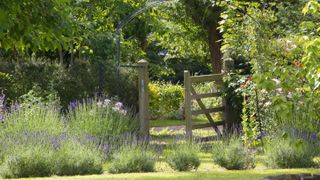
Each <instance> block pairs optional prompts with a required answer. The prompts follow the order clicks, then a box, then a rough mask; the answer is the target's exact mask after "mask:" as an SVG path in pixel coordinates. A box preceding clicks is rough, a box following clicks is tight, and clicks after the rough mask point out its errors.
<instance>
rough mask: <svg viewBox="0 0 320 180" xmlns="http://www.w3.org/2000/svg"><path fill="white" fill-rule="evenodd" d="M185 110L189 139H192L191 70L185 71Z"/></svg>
mask: <svg viewBox="0 0 320 180" xmlns="http://www.w3.org/2000/svg"><path fill="white" fill-rule="evenodd" d="M184 94H185V97H184V112H185V121H186V136H187V139H190V140H191V139H192V115H191V82H190V72H189V71H184Z"/></svg>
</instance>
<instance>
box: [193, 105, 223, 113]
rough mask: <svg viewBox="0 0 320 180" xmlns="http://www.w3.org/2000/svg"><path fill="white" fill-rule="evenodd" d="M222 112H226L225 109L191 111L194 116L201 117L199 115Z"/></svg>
mask: <svg viewBox="0 0 320 180" xmlns="http://www.w3.org/2000/svg"><path fill="white" fill-rule="evenodd" d="M220 111H224V107H216V108H210V109H200V110H196V111H191V114H192V115H199V114H208V113H214V112H220Z"/></svg>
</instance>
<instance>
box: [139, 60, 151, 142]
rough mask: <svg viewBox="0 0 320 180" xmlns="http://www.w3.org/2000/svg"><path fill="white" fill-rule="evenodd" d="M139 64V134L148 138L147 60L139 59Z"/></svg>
mask: <svg viewBox="0 0 320 180" xmlns="http://www.w3.org/2000/svg"><path fill="white" fill-rule="evenodd" d="M138 66H139V68H138V69H139V121H140V134H141V135H142V136H143V137H144V138H146V139H149V135H150V134H149V89H148V84H149V73H148V62H147V61H146V60H143V59H142V60H140V61H139V62H138Z"/></svg>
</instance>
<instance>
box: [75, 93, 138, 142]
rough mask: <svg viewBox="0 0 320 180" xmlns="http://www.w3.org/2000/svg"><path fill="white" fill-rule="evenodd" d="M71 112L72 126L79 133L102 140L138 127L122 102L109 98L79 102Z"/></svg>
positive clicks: (132, 130)
mask: <svg viewBox="0 0 320 180" xmlns="http://www.w3.org/2000/svg"><path fill="white" fill-rule="evenodd" d="M74 108H75V109H73V110H72V109H71V112H70V122H69V123H70V127H71V128H72V130H74V132H76V133H77V134H78V135H81V134H89V135H92V136H96V137H99V138H100V139H101V140H109V139H111V138H114V137H117V136H119V135H121V134H124V133H128V132H134V131H135V130H136V129H137V126H136V124H137V123H136V121H135V119H134V116H133V115H131V114H130V112H127V110H125V109H124V107H123V105H122V103H120V102H117V103H114V102H112V101H110V100H108V99H106V100H105V101H104V102H101V101H98V102H95V101H91V102H90V101H89V102H87V103H86V102H83V103H79V104H78V105H77V107H74Z"/></svg>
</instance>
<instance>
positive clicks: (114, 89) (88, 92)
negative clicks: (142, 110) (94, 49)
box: [0, 60, 138, 110]
mask: <svg viewBox="0 0 320 180" xmlns="http://www.w3.org/2000/svg"><path fill="white" fill-rule="evenodd" d="M1 64H3V65H6V66H8V68H6V69H5V70H3V72H2V71H0V72H1V74H0V85H3V86H0V90H3V91H4V93H5V94H6V97H7V103H8V104H10V103H11V102H14V101H16V100H18V99H21V96H23V95H24V94H27V93H28V92H29V91H31V90H33V92H34V93H35V94H34V95H35V96H36V97H41V98H42V100H43V101H49V100H52V97H53V96H55V98H57V99H59V101H60V103H61V106H62V108H63V110H66V109H67V108H68V106H69V104H70V102H71V101H74V100H81V99H86V98H92V97H94V96H95V95H96V94H97V93H100V94H106V95H108V96H110V97H112V96H116V95H118V97H119V99H120V100H121V101H122V102H124V103H125V104H126V105H128V106H131V107H132V108H135V107H137V97H138V95H137V94H138V92H137V91H138V90H137V87H136V85H135V84H136V83H135V80H136V78H137V77H136V74H134V73H131V75H130V76H128V74H129V73H128V72H120V73H119V74H117V72H116V68H115V67H114V65H113V64H112V63H111V62H108V61H100V60H97V61H94V62H75V63H74V64H73V65H72V66H71V67H70V68H67V69H66V68H64V67H63V65H60V64H56V63H53V64H47V63H45V62H41V61H40V60H39V62H24V63H20V62H17V63H15V62H13V63H9V62H1ZM8 64H9V65H10V66H9V65H8Z"/></svg>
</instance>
